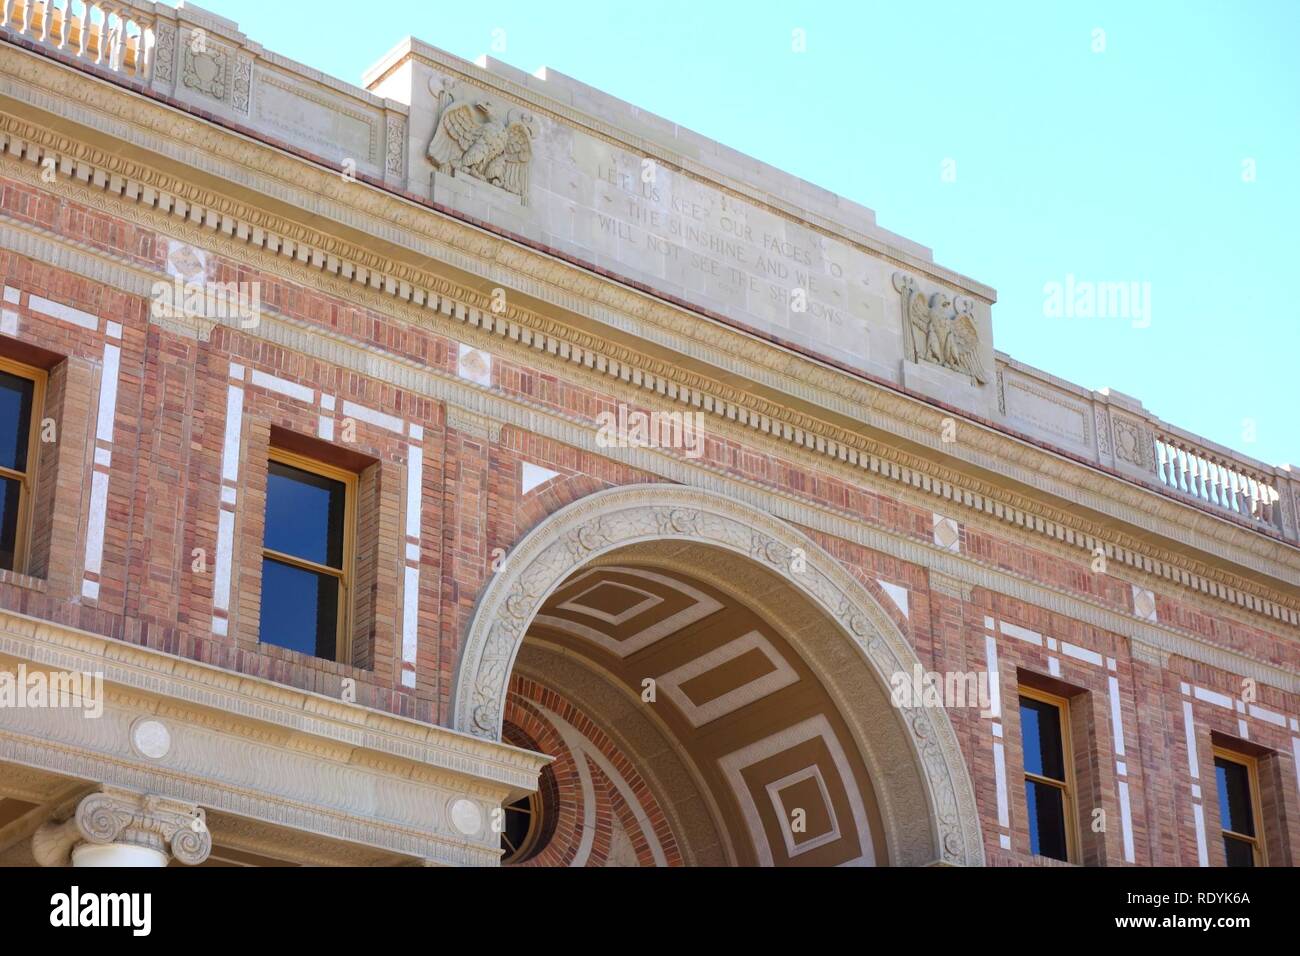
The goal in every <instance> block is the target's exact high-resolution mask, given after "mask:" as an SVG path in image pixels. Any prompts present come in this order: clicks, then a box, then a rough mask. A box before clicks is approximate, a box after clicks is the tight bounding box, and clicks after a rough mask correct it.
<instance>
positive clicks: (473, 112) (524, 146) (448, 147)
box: [428, 81, 534, 206]
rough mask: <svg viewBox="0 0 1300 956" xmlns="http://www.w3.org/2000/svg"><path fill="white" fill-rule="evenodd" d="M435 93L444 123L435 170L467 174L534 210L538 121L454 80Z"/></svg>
mask: <svg viewBox="0 0 1300 956" xmlns="http://www.w3.org/2000/svg"><path fill="white" fill-rule="evenodd" d="M435 92H436V93H437V95H438V121H437V123H436V124H435V131H434V134H433V140H432V141H431V142H430V143H429V150H428V155H429V159H430V161H431V162H432V163H433V165H434V168H436V169H437V170H438V172H440V173H445V174H447V175H449V176H456V175H458V174H461V173H464V174H467V175H469V176H473V177H474V178H475V179H481V180H482V181H483V182H485V183H491V184H492V185H493V186H498V187H500V188H501V189H504V190H505V191H506V192H510V193H514V194H515V195H516V196H518V197H519V199H520V201H521V202H522V203H523V204H524V205H525V206H526V205H528V169H529V166H530V165H531V164H532V161H533V136H534V132H533V118H532V117H531V116H530V115H529V114H527V113H524V112H523V111H521V110H519V109H518V108H511V109H509V110H505V109H503V108H502V107H501V106H499V105H497V104H496V103H493V102H492V101H491V100H490V99H488V98H487V97H485V96H483V95H482V94H480V93H478V92H477V91H474V90H470V89H469V88H468V87H459V86H457V85H456V84H455V83H451V82H448V81H444V84H443V86H442V88H441V89H435Z"/></svg>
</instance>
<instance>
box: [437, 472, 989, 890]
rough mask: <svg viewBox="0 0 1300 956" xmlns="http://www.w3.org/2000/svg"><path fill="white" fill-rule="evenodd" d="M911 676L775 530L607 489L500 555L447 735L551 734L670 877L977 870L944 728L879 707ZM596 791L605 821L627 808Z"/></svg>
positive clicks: (878, 626)
mask: <svg viewBox="0 0 1300 956" xmlns="http://www.w3.org/2000/svg"><path fill="white" fill-rule="evenodd" d="M526 637H527V640H525V638H526ZM914 663H917V658H916V655H915V654H914V653H913V651H912V649H911V647H910V646H909V645H908V644H907V642H906V640H905V639H904V638H903V636H902V634H900V633H899V632H898V630H897V628H896V627H895V626H894V624H893V622H892V621H891V619H890V618H889V617H888V616H887V615H886V614H885V613H884V612H883V611H882V610H881V609H880V608H879V606H878V605H876V603H875V601H874V600H873V599H872V597H871V595H870V594H869V593H868V592H867V591H866V589H865V588H864V587H863V586H862V585H861V584H860V583H859V582H858V581H857V580H856V579H855V578H854V577H853V576H852V575H851V574H849V573H848V572H847V571H846V570H845V569H844V568H843V567H841V566H840V565H839V564H838V563H837V562H836V561H835V560H834V559H833V558H831V557H830V556H829V555H828V554H826V553H825V552H824V551H823V550H822V549H821V548H819V547H818V546H817V545H816V544H815V543H814V542H812V541H811V540H810V539H808V538H807V537H805V536H804V535H803V534H801V533H799V532H798V531H796V530H795V529H793V528H791V527H790V526H789V525H786V524H784V523H783V522H781V521H779V520H777V519H774V518H772V517H770V516H768V515H765V514H762V513H760V512H757V511H755V510H753V509H752V508H749V507H748V506H744V505H740V504H737V503H736V502H734V501H730V500H728V499H725V498H722V497H720V496H717V495H714V494H711V493H707V492H702V491H698V490H694V489H689V488H682V487H676V486H658V485H656V486H640V487H632V488H618V489H611V490H608V491H604V492H600V493H597V494H594V495H591V496H589V497H588V498H585V499H582V500H581V501H578V502H575V503H574V504H572V505H569V506H568V507H566V508H564V509H562V510H561V511H559V512H557V513H556V514H554V515H552V516H551V517H550V518H548V519H547V520H546V521H544V522H542V523H541V524H540V525H539V526H538V527H537V528H535V529H533V531H531V532H530V533H529V534H528V535H527V536H525V538H524V539H523V540H522V541H521V542H520V543H519V545H517V546H516V547H515V548H514V549H513V551H512V552H511V554H509V555H508V556H507V558H506V560H505V562H504V563H503V566H502V568H501V570H500V571H499V572H498V573H497V575H496V576H495V578H494V579H493V581H492V582H491V584H490V585H489V586H488V587H487V588H486V589H485V591H484V593H483V596H482V598H481V600H480V603H479V607H478V610H477V611H476V615H475V620H474V622H473V624H472V626H471V629H470V634H469V637H468V641H467V644H466V649H465V653H464V655H463V657H462V663H461V671H460V674H459V676H458V683H457V688H456V701H455V707H456V709H455V726H456V727H457V728H458V729H461V730H464V731H467V732H469V733H473V734H476V735H479V736H484V737H490V738H495V739H501V737H502V733H503V721H504V720H507V719H508V718H510V717H511V716H512V715H513V717H514V718H515V719H510V720H509V723H510V728H509V730H510V733H511V734H516V733H520V732H522V733H524V734H525V735H528V734H549V735H550V736H551V737H552V738H554V740H556V741H559V745H561V746H562V747H563V748H564V749H565V750H566V751H567V752H569V753H570V754H571V755H572V761H573V764H574V768H575V771H576V770H577V768H579V767H584V766H585V767H587V768H588V769H589V770H590V769H591V768H595V770H594V771H593V772H592V773H590V774H589V776H590V777H591V780H592V781H594V780H596V779H597V778H598V777H601V776H602V775H603V776H605V777H608V776H610V774H609V773H608V772H606V771H605V770H602V768H601V761H602V760H604V761H606V762H608V763H610V765H611V766H613V767H615V768H618V767H623V766H629V767H630V768H631V771H632V775H633V776H634V777H636V778H637V780H638V781H639V784H638V785H643V789H644V790H645V791H648V792H649V793H650V794H651V796H652V797H653V800H652V801H650V803H649V804H647V803H645V802H644V801H642V802H640V803H639V805H638V806H639V812H641V813H642V814H644V815H647V817H648V816H652V815H653V812H651V811H647V810H646V807H647V806H652V811H661V812H662V816H663V818H664V820H665V821H666V824H665V826H664V827H663V828H661V829H662V830H663V831H664V833H665V834H667V836H666V838H665V839H666V842H667V844H669V845H672V846H676V847H677V849H678V850H679V852H680V856H681V858H682V861H683V862H711V863H722V862H731V863H741V864H752V863H759V864H780V863H807V862H824V863H858V864H862V863H883V862H888V863H891V864H895V865H897V864H904V865H916V864H925V863H930V862H945V863H956V864H978V863H981V862H982V860H983V851H982V842H981V839H980V833H979V824H978V820H977V817H976V813H975V802H974V795H973V792H972V788H971V784H970V779H969V777H968V775H967V772H966V769H965V765H964V763H963V761H962V759H961V755H960V753H959V750H958V744H957V740H956V736H955V734H954V732H953V729H952V725H951V723H950V722H949V720H948V717H947V715H946V714H945V713H944V712H943V711H942V710H936V709H926V708H924V707H913V708H901V709H900V708H895V707H893V706H892V705H891V703H890V699H889V691H888V687H889V679H890V676H891V675H892V674H895V673H897V672H900V671H901V672H903V673H907V674H910V673H911V672H912V665H913V664H914ZM516 671H517V673H514V672H516ZM512 673H514V677H513V685H512ZM647 680H651V681H653V685H650V684H647V683H646V681H647ZM650 687H653V691H654V695H653V696H654V698H655V699H654V701H647V700H645V699H644V697H645V693H646V690H647V688H650ZM548 690H549V691H551V692H552V693H550V694H548V693H547V691H548ZM566 707H567V708H569V710H570V711H572V712H570V713H558V712H557V708H558V709H559V710H563V709H565V708H566ZM516 721H518V722H516ZM520 723H524V724H531V725H532V726H531V728H530V727H521V726H519V724H520ZM602 723H604V724H605V726H604V727H600V725H601V724H602ZM582 727H586V728H588V729H591V728H592V727H596V728H597V729H599V730H600V731H601V733H600V734H598V735H596V736H598V737H600V739H601V741H602V746H601V747H593V746H592V744H591V739H592V735H590V734H589V735H585V737H586V739H585V740H583V739H578V737H574V735H573V733H572V730H573V729H574V728H582ZM582 736H584V735H582V734H579V737H582ZM566 738H567V739H566ZM605 744H608V746H604V745H605ZM602 749H603V753H600V754H596V753H593V750H602ZM548 752H550V751H548ZM572 779H574V780H576V781H577V783H578V785H580V786H584V787H587V791H584V792H588V793H589V795H590V796H591V799H593V800H597V798H598V796H599V795H598V794H596V792H595V788H594V785H591V786H589V784H590V783H591V781H587V780H584V779H583V778H582V775H581V774H577V775H576V776H575V777H573V778H572ZM605 782H606V783H608V784H609V786H610V787H611V788H612V789H611V790H610V794H611V795H610V796H609V798H608V799H609V801H610V802H613V803H617V802H618V800H619V794H618V790H619V789H622V790H623V791H624V793H623V795H622V796H623V799H624V800H626V797H627V792H626V791H629V790H630V791H632V792H634V793H635V792H636V790H635V787H633V786H632V785H631V784H629V783H628V781H627V780H626V779H621V780H618V781H613V780H610V781H605ZM575 793H576V791H575ZM796 811H799V812H796ZM568 812H569V814H570V816H573V815H574V814H575V813H576V810H574V809H573V808H572V807H569V808H568ZM584 812H585V811H584ZM801 818H802V819H801ZM800 819H801V822H802V826H803V829H802V830H800V829H799V828H798V826H795V825H794V822H795V821H796V820H800ZM586 822H590V821H586ZM575 826H578V828H579V829H580V825H579V824H576V823H575ZM641 829H642V832H644V831H645V829H646V828H645V827H642V828H641ZM650 829H653V827H652V826H651V827H650ZM575 832H576V831H575ZM650 842H653V841H650ZM836 844H838V846H836V847H835V849H833V850H831V849H827V848H828V847H832V846H835V845H836ZM659 849H660V850H661V851H663V850H664V846H662V845H661V846H660V847H659ZM655 862H663V861H662V860H659V859H656V860H655Z"/></svg>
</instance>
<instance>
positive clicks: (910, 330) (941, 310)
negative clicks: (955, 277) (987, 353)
mask: <svg viewBox="0 0 1300 956" xmlns="http://www.w3.org/2000/svg"><path fill="white" fill-rule="evenodd" d="M894 288H895V289H897V290H898V291H899V293H900V294H901V295H902V297H903V342H904V347H905V349H906V351H907V358H908V360H909V361H912V362H932V363H933V364H935V365H941V366H943V367H944V368H947V369H952V370H953V371H954V372H960V373H962V374H963V375H968V376H970V380H971V383H972V384H975V385H983V384H984V383H985V382H987V381H988V380H989V373H988V372H987V371H986V370H985V368H984V362H983V360H982V359H981V358H980V336H979V329H978V328H977V327H976V325H975V316H974V314H973V309H974V308H975V303H974V302H972V301H971V300H970V299H968V298H966V297H965V296H961V295H959V296H951V295H949V294H948V293H947V292H944V291H939V292H935V293H933V294H932V295H930V296H929V297H928V298H927V297H926V295H925V294H924V293H923V292H922V291H921V288H920V286H919V285H918V284H917V281H916V278H915V277H914V276H910V275H908V274H907V273H906V272H895V273H894Z"/></svg>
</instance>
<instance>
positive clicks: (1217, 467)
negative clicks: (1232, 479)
mask: <svg viewBox="0 0 1300 956" xmlns="http://www.w3.org/2000/svg"><path fill="white" fill-rule="evenodd" d="M1227 476H1228V469H1227V468H1226V467H1225V466H1224V464H1223V462H1221V461H1216V462H1215V463H1214V502H1215V504H1217V505H1218V506H1219V507H1220V508H1226V507H1227V497H1226V491H1227V484H1226V482H1227Z"/></svg>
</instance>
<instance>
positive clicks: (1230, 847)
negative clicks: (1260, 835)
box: [1223, 836, 1255, 866]
mask: <svg viewBox="0 0 1300 956" xmlns="http://www.w3.org/2000/svg"><path fill="white" fill-rule="evenodd" d="M1223 852H1224V854H1225V855H1226V856H1227V857H1228V866H1254V865H1255V848H1254V847H1253V846H1251V845H1250V844H1249V843H1248V842H1246V841H1245V840H1238V839H1236V838H1235V837H1230V836H1225V837H1224V838H1223Z"/></svg>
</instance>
